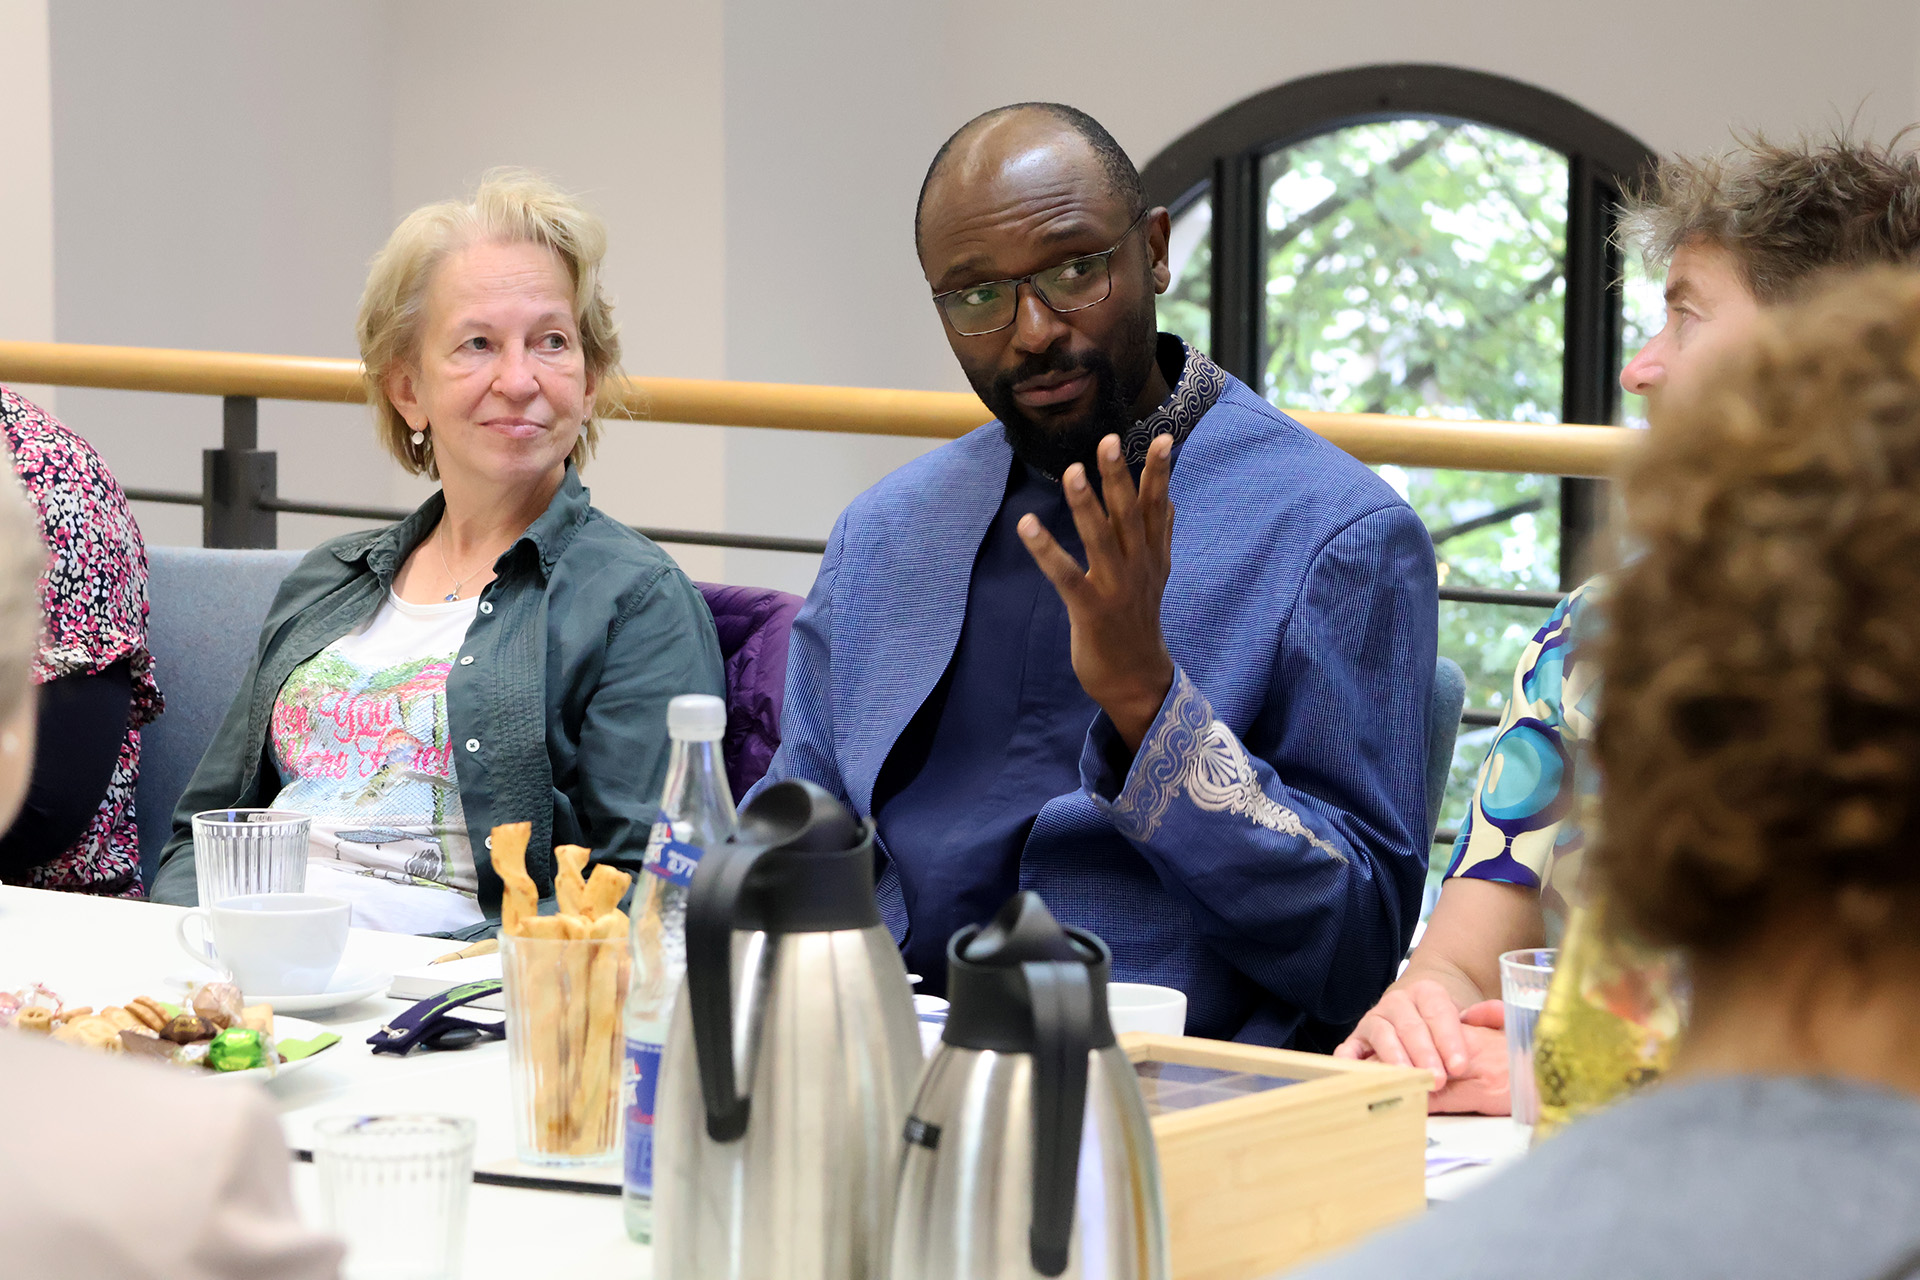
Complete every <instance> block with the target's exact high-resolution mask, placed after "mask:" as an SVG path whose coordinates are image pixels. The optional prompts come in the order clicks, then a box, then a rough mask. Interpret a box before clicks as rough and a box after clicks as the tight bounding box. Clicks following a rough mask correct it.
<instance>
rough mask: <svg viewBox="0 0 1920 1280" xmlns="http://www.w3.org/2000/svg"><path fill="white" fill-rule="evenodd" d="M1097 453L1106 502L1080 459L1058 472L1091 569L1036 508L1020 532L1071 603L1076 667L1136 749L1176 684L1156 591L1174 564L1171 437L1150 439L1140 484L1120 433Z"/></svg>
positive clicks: (1082, 681) (1124, 738) (1069, 615)
mask: <svg viewBox="0 0 1920 1280" xmlns="http://www.w3.org/2000/svg"><path fill="white" fill-rule="evenodd" d="M1098 455H1099V462H1100V480H1101V489H1102V493H1103V494H1104V496H1105V498H1106V502H1105V505H1104V508H1103V506H1102V503H1101V500H1100V498H1098V497H1095V496H1094V492H1093V487H1092V486H1091V485H1090V484H1088V483H1087V476H1086V472H1085V470H1084V468H1082V467H1081V465H1080V464H1079V463H1077V462H1076V463H1075V464H1074V465H1072V466H1071V467H1068V468H1067V473H1066V475H1065V476H1064V477H1062V480H1061V483H1062V486H1063V487H1064V489H1065V490H1066V495H1067V506H1068V508H1069V509H1070V510H1072V512H1073V523H1074V527H1075V528H1077V529H1078V530H1079V531H1080V542H1081V545H1082V546H1083V547H1084V548H1085V549H1086V555H1087V567H1086V569H1085V570H1084V571H1083V570H1082V569H1081V568H1080V566H1079V564H1077V563H1076V562H1075V561H1074V558H1073V557H1072V556H1070V555H1068V554H1067V552H1066V550H1065V549H1064V548H1062V547H1061V546H1060V544H1059V543H1058V542H1056V541H1054V539H1053V536H1052V535H1051V534H1049V533H1048V532H1047V531H1046V529H1044V528H1043V527H1042V526H1041V524H1040V521H1039V520H1038V519H1036V518H1035V517H1033V516H1031V515H1028V516H1023V517H1021V519H1020V526H1019V528H1020V537H1021V538H1022V539H1023V540H1024V541H1025V543H1026V545H1027V550H1028V552H1029V553H1031V554H1032V556H1033V558H1034V562H1035V563H1036V564H1038V565H1039V566H1040V571H1041V572H1042V573H1044V574H1046V575H1047V580H1048V581H1050V582H1052V583H1053V585H1054V589H1055V590H1057V591H1058V592H1059V593H1060V598H1061V600H1062V601H1064V602H1065V604H1066V606H1067V620H1068V622H1069V623H1070V625H1071V626H1072V628H1073V640H1072V655H1073V673H1074V674H1075V675H1076V676H1078V677H1079V678H1080V686H1081V688H1083V689H1085V690H1086V691H1087V696H1088V697H1090V698H1092V699H1093V700H1094V701H1095V702H1097V703H1099V704H1100V709H1101V710H1103V711H1105V712H1106V713H1107V717H1108V719H1110V720H1112V721H1113V727H1114V729H1115V730H1116V731H1117V732H1118V733H1119V735H1120V737H1121V739H1122V741H1124V742H1125V743H1126V744H1127V748H1128V750H1130V751H1138V750H1139V749H1140V743H1141V740H1142V739H1144V738H1145V737H1146V735H1147V728H1148V726H1150V725H1152V724H1153V721H1154V718H1155V717H1156V716H1158V715H1159V714H1160V705H1161V704H1162V703H1163V702H1165V701H1166V699H1167V691H1168V690H1169V689H1171V688H1172V687H1173V658H1172V656H1171V655H1170V654H1168V652H1167V642H1166V639H1165V637H1164V636H1163V635H1162V634H1161V631H1160V597H1161V595H1162V593H1164V592H1165V590H1166V587H1167V574H1168V572H1169V571H1170V570H1171V568H1172V564H1173V504H1172V502H1171V500H1170V499H1169V498H1168V496H1167V483H1168V477H1169V476H1170V475H1171V474H1172V472H1173V440H1172V439H1171V437H1168V436H1160V437H1158V438H1156V439H1155V440H1154V442H1153V444H1152V445H1151V446H1149V448H1148V449H1147V462H1146V467H1145V469H1144V470H1143V471H1142V472H1141V475H1140V487H1139V489H1138V490H1135V488H1134V484H1133V477H1132V476H1131V475H1130V474H1129V473H1128V471H1127V466H1126V463H1125V462H1124V461H1122V460H1121V455H1120V437H1118V436H1113V435H1110V436H1107V437H1106V438H1105V439H1103V440H1101V441H1100V446H1099V450H1098Z"/></svg>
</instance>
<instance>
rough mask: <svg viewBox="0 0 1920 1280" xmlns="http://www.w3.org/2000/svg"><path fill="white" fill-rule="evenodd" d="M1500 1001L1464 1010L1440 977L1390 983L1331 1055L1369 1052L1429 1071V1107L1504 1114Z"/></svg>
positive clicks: (1507, 1105) (1503, 1040)
mask: <svg viewBox="0 0 1920 1280" xmlns="http://www.w3.org/2000/svg"><path fill="white" fill-rule="evenodd" d="M1505 1027H1506V1019H1505V1007H1504V1006H1503V1005H1502V1004H1501V1003H1500V1001H1498V1000H1483V1001H1481V1002H1479V1003H1478V1004H1475V1005H1473V1006H1472V1007H1470V1008H1469V1009H1467V1011H1466V1012H1465V1013H1462V1012H1461V1011H1460V1006H1459V1004H1458V1003H1456V1002H1455V1000H1454V997H1453V994H1452V993H1451V992H1449V991H1448V990H1447V988H1446V987H1445V986H1443V985H1442V984H1441V983H1439V982H1436V981H1434V980H1433V979H1431V978H1422V979H1418V980H1416V981H1413V982H1409V983H1407V984H1406V985H1405V986H1401V987H1394V988H1392V989H1390V990H1389V991H1388V992H1387V993H1386V994H1385V995H1384V996H1382V997H1381V998H1380V1003H1379V1004H1377V1005H1375V1006H1374V1007H1373V1008H1372V1009H1370V1010H1368V1012H1367V1016H1366V1017H1364V1018H1362V1019H1361V1020H1360V1025H1359V1026H1357V1027H1355V1028H1354V1030H1353V1034H1352V1035H1350V1036H1348V1037H1347V1039H1346V1041H1345V1042H1344V1043H1343V1044H1341V1046H1340V1047H1339V1048H1338V1049H1335V1050H1334V1051H1333V1056H1334V1057H1336V1058H1356V1059H1365V1058H1374V1059H1378V1060H1379V1061H1381V1062H1386V1063H1391V1064H1392V1065H1394V1066H1399V1067H1420V1068H1423V1069H1424V1070H1427V1071H1431V1072H1432V1073H1433V1079H1434V1092H1433V1094H1432V1095H1431V1096H1429V1097H1428V1099H1427V1110H1428V1111H1431V1112H1456V1111H1471V1112H1478V1113H1480V1114H1482V1115H1493V1116H1503V1115H1506V1114H1508V1112H1509V1110H1510V1107H1511V1103H1510V1101H1509V1099H1508V1096H1507V1040H1506V1033H1505Z"/></svg>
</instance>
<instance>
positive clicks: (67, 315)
mask: <svg viewBox="0 0 1920 1280" xmlns="http://www.w3.org/2000/svg"><path fill="white" fill-rule="evenodd" d="M384 9H385V6H384V5H382V4H380V3H378V2H377V0H331V2H330V3H327V4H323V5H278V4H255V3H250V2H249V0H191V2H190V3H180V4H168V5H146V4H137V3H121V2H113V3H105V2H101V0H60V2H59V3H58V4H55V5H53V6H52V19H53V21H52V34H53V68H54V74H53V108H54V109H53V142H54V156H53V159H54V213H55V232H54V270H55V275H54V289H55V300H56V310H55V320H56V325H57V329H58V333H59V337H60V340H61V341H63V342H100V343H121V344H127V345H132V346H156V347H197V348H206V349H213V350H241V351H267V352H286V353H298V354H303V355H322V356H351V355H353V354H354V353H355V347H354V341H353V312H354V305H355V303H356V301H357V300H358V298H359V294H360V284H361V280H362V277H363V274H364V269H365V263H366V261H367V258H368V257H369V256H370V255H371V254H372V253H373V251H374V250H375V249H377V248H378V247H379V245H380V242H381V240H382V239H384V237H385V235H386V232H387V223H388V208H389V203H390V202H389V194H388V181H389V177H388V167H387V160H386V139H387V120H388V88H387V86H388V84H389V82H390V80H391V75H390V64H389V57H390V53H391V50H390V47H389V45H388V41H387V38H386V35H387V33H386V23H385V20H384ZM60 411H61V416H62V417H63V418H64V419H65V420H66V421H67V422H68V423H69V425H71V426H73V427H74V428H75V429H76V430H79V431H81V432H83V433H85V434H86V435H87V436H88V437H89V438H91V439H92V440H93V441H94V442H95V443H96V444H97V445H98V446H99V448H100V450H101V452H102V453H103V454H104V455H105V456H106V459H107V462H108V465H109V466H111V467H112V468H113V469H114V472H115V474H116V475H117V476H118V477H119V478H120V481H121V483H122V484H124V485H127V486H130V487H140V488H167V489H188V490H197V489H199V487H200V465H201V464H200V451H201V450H202V449H203V448H211V447H215V446H217V445H218V444H219V441H220V407H219V402H218V401H217V400H214V399H211V398H202V397H190V396H174V395H154V394H142V393H135V392H114V391H87V390H67V391H64V392H63V393H62V395H61V399H60ZM260 422H261V433H260V434H261V441H262V445H263V447H266V448H271V449H276V450H278V451H279V454H280V461H279V467H280V491H281V492H282V493H283V494H286V495H288V496H299V497H315V498H331V499H334V500H336V501H359V502H369V503H385V502H387V501H389V500H390V499H391V497H392V489H393V478H394V476H395V474H396V473H395V470H394V468H393V467H392V466H391V464H389V463H387V462H386V461H384V459H383V458H382V456H381V455H380V454H379V452H378V451H377V450H376V449H375V448H374V445H373V441H372V436H371V433H370V432H369V430H368V429H367V426H366V422H367V418H366V413H365V411H364V410H362V409H359V408H355V407H349V406H340V405H313V404H293V403H285V402H273V401H268V402H265V403H263V404H262V406H261V412H260ZM136 513H137V515H138V518H139V520H140V522H141V526H142V528H143V529H144V531H145V533H146V535H147V539H148V541H149V542H156V543H162V542H191V543H198V542H199V541H200V516H199V512H198V511H197V510H196V509H194V508H191V507H157V506H150V505H146V504H141V505H140V506H139V507H137V508H136ZM346 527H347V526H344V525H342V524H341V523H340V522H338V521H331V520H320V519H316V518H314V517H306V516H282V517H280V538H281V545H282V546H307V545H311V543H312V542H313V541H315V540H317V539H318V538H322V537H325V536H328V535H329V534H332V533H337V532H341V531H342V530H343V529H344V528H346Z"/></svg>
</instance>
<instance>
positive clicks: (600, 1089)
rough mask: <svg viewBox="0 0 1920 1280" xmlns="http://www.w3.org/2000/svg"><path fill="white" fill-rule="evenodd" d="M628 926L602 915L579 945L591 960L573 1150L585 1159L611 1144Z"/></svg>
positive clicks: (614, 914) (616, 917)
mask: <svg viewBox="0 0 1920 1280" xmlns="http://www.w3.org/2000/svg"><path fill="white" fill-rule="evenodd" d="M625 923H626V920H625V918H624V917H623V916H621V915H620V913H619V912H617V911H616V912H612V913H610V914H608V915H604V916H601V917H600V918H599V919H598V920H595V921H594V922H593V928H592V931H591V932H590V933H589V934H588V935H587V937H588V941H586V942H585V943H583V944H581V946H580V950H582V951H590V952H591V953H592V957H593V959H592V964H591V971H590V976H589V978H588V984H587V992H586V996H587V998H586V1002H585V1003H586V1006H587V1030H586V1036H585V1041H584V1044H583V1047H582V1050H581V1062H580V1083H579V1086H578V1088H577V1089H576V1090H575V1091H574V1095H573V1119H574V1139H573V1149H574V1151H575V1152H576V1153H577V1154H582V1155H584V1154H586V1153H587V1152H590V1151H599V1150H602V1149H604V1148H605V1147H607V1146H608V1145H610V1143H609V1141H608V1140H609V1138H610V1136H611V1135H609V1134H608V1133H607V1124H608V1121H609V1118H610V1117H611V1115H612V1108H611V1105H610V1101H609V1100H610V1097H611V1093H610V1090H611V1089H612V1087H613V1054H614V1035H615V1031H616V1028H617V1027H618V1025H619V1020H620V997H621V995H622V992H621V991H620V988H621V987H622V986H624V985H626V984H625V983H624V982H622V981H621V978H622V977H623V974H622V970H623V969H624V968H625V967H626V964H627V952H626V948H625V947H623V946H621V945H619V939H620V938H621V937H622V936H624V934H625V932H626V930H625V929H623V928H622V927H621V926H623V925H624V924H625ZM609 942H610V943H611V945H608V944H609Z"/></svg>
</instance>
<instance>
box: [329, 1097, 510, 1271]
mask: <svg viewBox="0 0 1920 1280" xmlns="http://www.w3.org/2000/svg"><path fill="white" fill-rule="evenodd" d="M474 1128H475V1126H474V1122H473V1121H472V1120H470V1119H467V1118H466V1117H464V1116H425V1115H394V1116H329V1117H327V1118H326V1119H324V1120H321V1121H319V1122H318V1123H317V1124H315V1125H314V1136H313V1164H314V1168H315V1170H316V1171H317V1172H318V1173H319V1175H320V1209H321V1213H322V1214H323V1215H324V1216H325V1219H326V1224H327V1227H328V1228H329V1229H330V1230H331V1231H333V1232H334V1234H336V1235H338V1236H340V1237H341V1238H342V1239H344V1240H345V1241H346V1242H347V1257H346V1262H345V1264H344V1268H343V1271H342V1274H343V1276H345V1277H346V1280H455V1278H456V1277H458V1276H459V1274H460V1268H461V1263H462V1259H463V1255H464V1253H465V1251H466V1235H467V1189H468V1187H470V1186H472V1185H473V1136H474Z"/></svg>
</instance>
